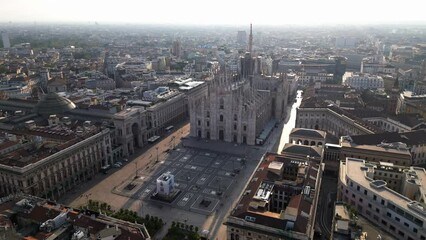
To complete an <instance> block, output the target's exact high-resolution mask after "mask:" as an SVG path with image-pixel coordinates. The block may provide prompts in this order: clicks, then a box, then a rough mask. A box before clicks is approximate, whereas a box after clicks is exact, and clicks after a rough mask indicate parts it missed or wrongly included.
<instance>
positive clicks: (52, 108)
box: [34, 92, 75, 115]
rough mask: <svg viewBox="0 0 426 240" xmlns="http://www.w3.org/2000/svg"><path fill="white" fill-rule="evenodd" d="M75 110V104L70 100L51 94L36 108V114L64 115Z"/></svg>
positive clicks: (45, 96) (43, 98) (44, 97)
mask: <svg viewBox="0 0 426 240" xmlns="http://www.w3.org/2000/svg"><path fill="white" fill-rule="evenodd" d="M74 108H75V104H74V103H73V102H72V101H71V100H69V99H68V98H65V97H61V96H59V95H58V94H57V93H54V92H51V93H48V94H46V95H44V96H43V97H42V99H41V100H40V101H39V102H38V103H37V105H36V106H35V108H34V112H36V113H38V114H40V115H50V114H57V113H64V112H66V111H69V110H72V109H74Z"/></svg>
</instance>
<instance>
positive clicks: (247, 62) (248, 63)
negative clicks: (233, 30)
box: [240, 24, 255, 83]
mask: <svg viewBox="0 0 426 240" xmlns="http://www.w3.org/2000/svg"><path fill="white" fill-rule="evenodd" d="M252 51H253V30H252V24H250V35H249V44H248V52H246V54H245V55H244V57H241V58H240V62H241V76H242V77H243V78H246V79H249V80H250V83H251V80H252V78H253V74H254V68H255V59H253V53H252Z"/></svg>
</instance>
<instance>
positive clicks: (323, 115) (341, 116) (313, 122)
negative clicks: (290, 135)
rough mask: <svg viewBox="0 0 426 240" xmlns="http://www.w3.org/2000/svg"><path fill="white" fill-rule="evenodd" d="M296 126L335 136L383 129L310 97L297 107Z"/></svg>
mask: <svg viewBox="0 0 426 240" xmlns="http://www.w3.org/2000/svg"><path fill="white" fill-rule="evenodd" d="M296 128H310V129H316V130H322V131H326V132H327V133H328V134H331V135H334V136H336V137H340V136H345V135H360V134H374V133H380V132H382V131H383V130H381V129H380V128H378V127H376V126H374V125H373V124H370V123H368V122H366V121H364V120H362V119H360V118H358V117H356V116H353V115H352V114H350V113H348V112H346V111H345V110H343V109H340V108H339V107H337V106H335V105H333V104H327V103H325V102H324V101H322V100H320V99H318V98H315V97H310V98H307V99H303V100H302V103H301V105H300V107H299V108H298V109H297V117H296Z"/></svg>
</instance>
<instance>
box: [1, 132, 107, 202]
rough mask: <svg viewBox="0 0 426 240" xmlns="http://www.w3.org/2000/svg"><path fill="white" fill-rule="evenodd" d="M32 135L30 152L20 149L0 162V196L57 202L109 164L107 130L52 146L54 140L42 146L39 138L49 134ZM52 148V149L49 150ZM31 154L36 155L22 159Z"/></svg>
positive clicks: (54, 137)
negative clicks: (41, 198)
mask: <svg viewBox="0 0 426 240" xmlns="http://www.w3.org/2000/svg"><path fill="white" fill-rule="evenodd" d="M51 132H52V131H51ZM31 134H34V135H33V136H34V140H33V145H34V146H33V148H32V149H33V150H31V149H22V150H19V151H15V152H13V153H10V154H6V155H4V156H2V157H1V158H0V194H1V195H9V194H16V193H26V194H32V195H35V196H40V197H44V198H50V199H57V198H58V197H59V196H61V195H63V194H65V193H66V192H67V191H69V190H70V189H72V188H73V187H75V186H78V185H79V184H81V183H83V182H85V181H87V180H88V179H91V178H92V177H94V175H95V174H97V173H98V172H99V171H100V170H101V167H102V166H105V165H108V164H112V162H111V161H112V157H111V152H112V150H111V138H110V129H108V128H105V129H102V130H99V131H97V130H94V131H88V132H86V134H83V135H81V136H80V137H79V136H76V137H75V138H72V139H69V140H67V141H63V140H60V141H59V142H56V143H54V142H53V139H56V136H52V137H51V140H49V139H47V140H45V143H44V144H43V145H40V144H42V143H40V137H39V136H38V135H42V136H44V138H45V139H46V138H47V137H48V135H47V134H52V133H48V132H39V133H37V132H36V130H34V131H33V132H32V133H31ZM58 134H60V133H58ZM62 134H63V133H62ZM56 141H58V140H56ZM46 144H48V145H46ZM52 144H53V145H54V146H55V147H52V148H49V147H48V146H49V145H52ZM36 149H38V150H37V151H36ZM32 151H36V152H34V153H33V154H32V155H25V154H27V153H30V152H32Z"/></svg>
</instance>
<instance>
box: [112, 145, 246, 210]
mask: <svg viewBox="0 0 426 240" xmlns="http://www.w3.org/2000/svg"><path fill="white" fill-rule="evenodd" d="M241 162H242V161H241V158H239V157H237V156H233V155H229V154H219V153H213V152H208V151H206V150H194V149H183V148H178V149H175V150H173V151H171V152H170V155H169V156H168V158H167V159H166V160H165V161H164V162H162V163H161V166H160V167H159V168H157V171H155V172H153V174H152V175H151V177H147V178H145V179H143V181H142V180H140V181H138V185H137V186H136V187H135V188H134V189H133V190H132V191H131V192H132V193H133V195H132V196H130V197H132V198H135V199H141V198H142V199H144V200H147V201H150V202H153V203H154V202H155V203H158V204H163V205H164V204H167V205H170V206H171V207H174V208H179V209H183V210H186V211H191V212H197V213H200V214H205V215H210V214H212V213H213V212H214V211H215V210H216V208H217V207H218V206H220V205H223V201H226V199H227V196H228V195H229V194H230V191H231V189H232V187H231V186H232V184H233V183H234V182H235V180H234V178H235V177H238V175H235V173H233V169H234V168H235V169H237V168H239V169H241V167H242V164H241ZM165 172H171V173H172V174H173V175H174V176H175V183H176V184H175V187H176V188H177V189H179V190H180V191H181V193H180V194H179V196H178V197H177V198H176V199H175V200H174V201H173V202H172V203H162V202H158V201H156V200H153V199H150V196H151V195H152V194H153V193H154V192H155V191H156V179H157V178H158V177H159V176H160V175H161V174H162V173H165ZM119 190H121V191H124V190H122V189H117V190H116V192H117V191H119ZM117 194H119V193H117ZM123 194H124V192H123V193H122V195H123Z"/></svg>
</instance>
